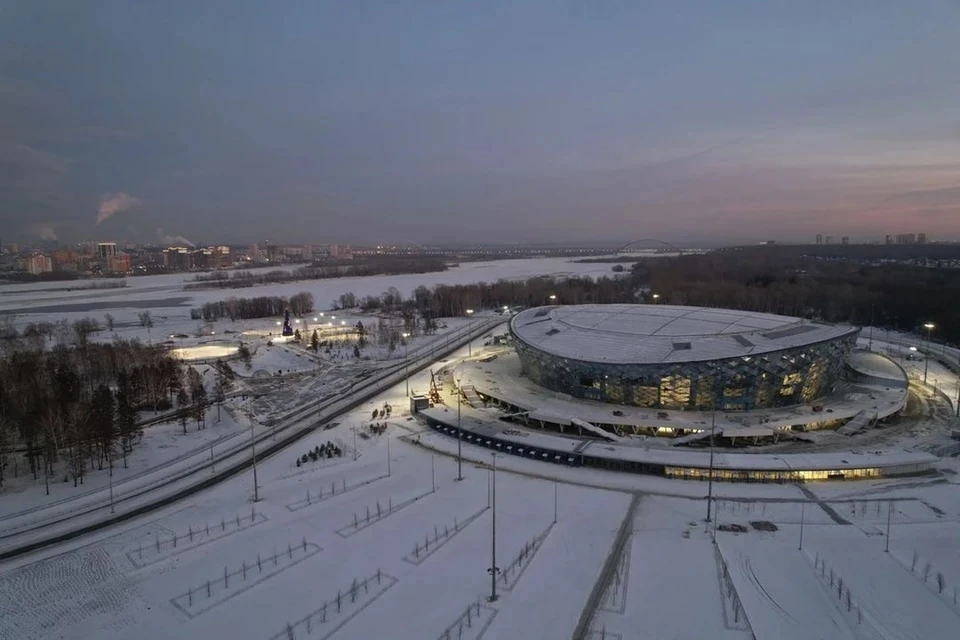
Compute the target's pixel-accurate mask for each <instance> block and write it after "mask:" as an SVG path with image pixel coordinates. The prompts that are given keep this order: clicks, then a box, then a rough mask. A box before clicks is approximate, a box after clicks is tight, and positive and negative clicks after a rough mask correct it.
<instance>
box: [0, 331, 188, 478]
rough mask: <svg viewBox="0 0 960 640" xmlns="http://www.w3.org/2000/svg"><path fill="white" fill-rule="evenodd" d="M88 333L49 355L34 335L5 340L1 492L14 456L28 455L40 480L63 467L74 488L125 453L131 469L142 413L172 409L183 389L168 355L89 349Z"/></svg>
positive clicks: (117, 347)
mask: <svg viewBox="0 0 960 640" xmlns="http://www.w3.org/2000/svg"><path fill="white" fill-rule="evenodd" d="M87 324H88V325H93V324H94V323H93V322H92V321H91V322H89V323H87ZM87 328H88V327H80V328H79V329H78V330H77V331H76V335H77V338H78V339H77V341H76V343H75V344H73V345H70V346H68V345H65V344H58V345H56V346H54V347H53V348H51V349H49V350H48V349H47V348H46V347H45V343H44V342H43V341H38V340H35V339H32V338H31V337H30V336H25V337H23V338H19V339H8V340H5V341H4V345H3V346H4V347H5V350H6V352H5V353H4V357H3V358H2V359H0V485H2V479H3V474H4V468H5V467H9V466H11V465H10V461H9V457H10V455H9V454H10V453H12V452H13V451H20V452H22V453H24V454H25V456H26V459H27V464H28V467H29V470H30V472H31V473H33V475H34V478H36V477H37V476H38V474H39V473H40V472H41V471H43V472H44V473H45V477H46V478H49V477H50V476H51V475H53V474H54V470H55V469H57V468H59V469H62V472H63V481H67V480H68V479H69V477H71V476H72V477H73V481H74V485H76V484H77V482H78V481H79V482H81V483H82V482H83V475H84V470H85V468H86V466H87V465H88V464H89V466H90V468H91V469H94V468H97V469H103V468H104V465H110V466H111V468H112V463H113V460H114V458H115V456H116V455H117V449H118V448H119V454H120V455H121V456H122V457H123V460H124V464H126V456H127V453H129V451H130V450H131V448H132V446H133V443H134V440H135V438H136V437H137V435H138V433H139V430H138V427H137V421H138V414H139V412H141V411H144V410H153V411H156V410H160V409H164V408H169V407H170V405H171V401H170V398H171V396H172V395H174V394H175V393H176V392H177V391H178V390H179V389H181V388H183V386H184V375H183V371H182V367H181V365H180V364H179V362H178V361H177V360H175V359H174V358H172V357H171V356H170V355H169V353H168V352H167V350H166V349H165V348H163V347H158V346H145V345H143V344H141V343H140V342H138V341H122V340H116V341H114V342H111V343H95V342H90V341H89V340H88V339H87V337H88V336H89V333H88V332H87ZM25 333H26V332H25ZM16 457H17V456H16V455H15V456H14V463H13V464H14V465H16ZM61 463H62V464H61ZM15 468H16V467H15ZM6 472H7V473H9V469H7V471H6Z"/></svg>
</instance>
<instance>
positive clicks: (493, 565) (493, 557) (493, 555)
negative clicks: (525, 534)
mask: <svg viewBox="0 0 960 640" xmlns="http://www.w3.org/2000/svg"><path fill="white" fill-rule="evenodd" d="M490 456H491V457H492V458H493V480H492V482H491V484H492V489H491V495H492V511H493V529H492V534H493V535H492V536H491V538H490V568H489V569H487V571H489V572H490V602H496V601H497V573H499V571H500V570H499V569H498V568H497V453H496V452H493V453H491V454H490Z"/></svg>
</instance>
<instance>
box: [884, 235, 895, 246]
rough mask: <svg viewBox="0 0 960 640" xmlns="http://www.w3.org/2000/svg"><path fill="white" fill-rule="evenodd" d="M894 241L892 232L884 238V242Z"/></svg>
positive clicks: (890, 242) (891, 242)
mask: <svg viewBox="0 0 960 640" xmlns="http://www.w3.org/2000/svg"><path fill="white" fill-rule="evenodd" d="M893 243H894V237H893V236H892V235H890V234H887V237H886V239H885V240H884V244H893Z"/></svg>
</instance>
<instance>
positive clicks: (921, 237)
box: [917, 233, 927, 244]
mask: <svg viewBox="0 0 960 640" xmlns="http://www.w3.org/2000/svg"><path fill="white" fill-rule="evenodd" d="M917 244H927V234H925V233H918V234H917Z"/></svg>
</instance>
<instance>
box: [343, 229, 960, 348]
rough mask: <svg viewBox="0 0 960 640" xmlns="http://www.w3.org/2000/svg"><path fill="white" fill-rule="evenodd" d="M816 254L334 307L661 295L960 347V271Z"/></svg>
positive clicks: (520, 303)
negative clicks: (928, 329) (923, 330)
mask: <svg viewBox="0 0 960 640" xmlns="http://www.w3.org/2000/svg"><path fill="white" fill-rule="evenodd" d="M807 250H808V248H804V247H777V246H774V247H739V248H736V249H729V250H721V251H714V252H710V253H707V254H702V255H684V256H679V257H675V258H651V259H643V260H639V261H638V262H636V263H635V264H634V265H633V266H632V268H631V270H630V271H629V272H625V273H624V274H623V275H622V276H616V277H601V278H597V279H592V278H589V277H571V278H553V277H534V278H529V279H526V280H499V281H497V282H489V283H487V282H481V283H474V284H462V285H438V286H435V287H432V288H430V287H426V286H420V287H417V288H416V289H415V290H414V291H413V295H412V296H411V297H409V298H404V297H403V296H402V295H401V294H400V293H399V292H398V291H397V290H396V289H390V290H388V291H385V292H384V293H383V294H381V295H380V296H367V297H364V298H358V297H357V296H355V295H354V294H352V293H345V294H343V295H341V296H340V297H339V298H338V300H336V301H334V306H339V307H348V306H349V307H360V308H361V309H363V310H366V311H377V312H385V313H388V314H393V315H397V314H404V313H411V312H412V313H413V314H414V316H415V317H417V318H419V322H420V323H426V324H428V325H429V324H430V323H432V322H433V319H434V318H440V317H450V316H463V315H466V311H467V309H475V310H479V309H498V308H501V307H502V306H504V305H509V306H510V307H535V306H541V305H547V304H608V303H631V302H652V301H654V298H653V294H654V293H656V294H657V299H656V300H657V301H658V302H659V303H661V304H679V305H690V306H703V307H722V308H730V309H743V310H749V311H762V312H767V313H777V314H783V315H789V316H799V317H804V318H811V319H819V320H824V321H827V322H849V323H852V324H855V325H868V324H870V323H871V322H873V323H874V324H875V325H876V326H884V327H891V328H897V329H901V330H906V331H916V330H918V328H919V327H922V326H923V324H924V323H926V322H933V323H934V324H935V325H936V327H937V328H936V330H935V332H934V334H935V335H934V336H933V337H934V338H938V337H939V338H940V339H941V340H945V341H947V342H951V343H954V344H956V343H960V306H958V305H957V304H956V303H955V300H956V299H957V296H958V295H960V269H956V268H946V267H943V266H939V267H933V266H929V265H927V266H918V265H913V264H887V263H883V262H878V263H876V264H868V263H865V262H864V261H862V260H856V261H855V260H841V259H825V258H824V257H822V256H812V255H808V254H807V253H806V252H807ZM955 253H957V254H960V250H955ZM958 261H960V258H958ZM951 264H952V263H951ZM414 331H415V328H414ZM427 331H429V330H427ZM411 333H413V331H411Z"/></svg>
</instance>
